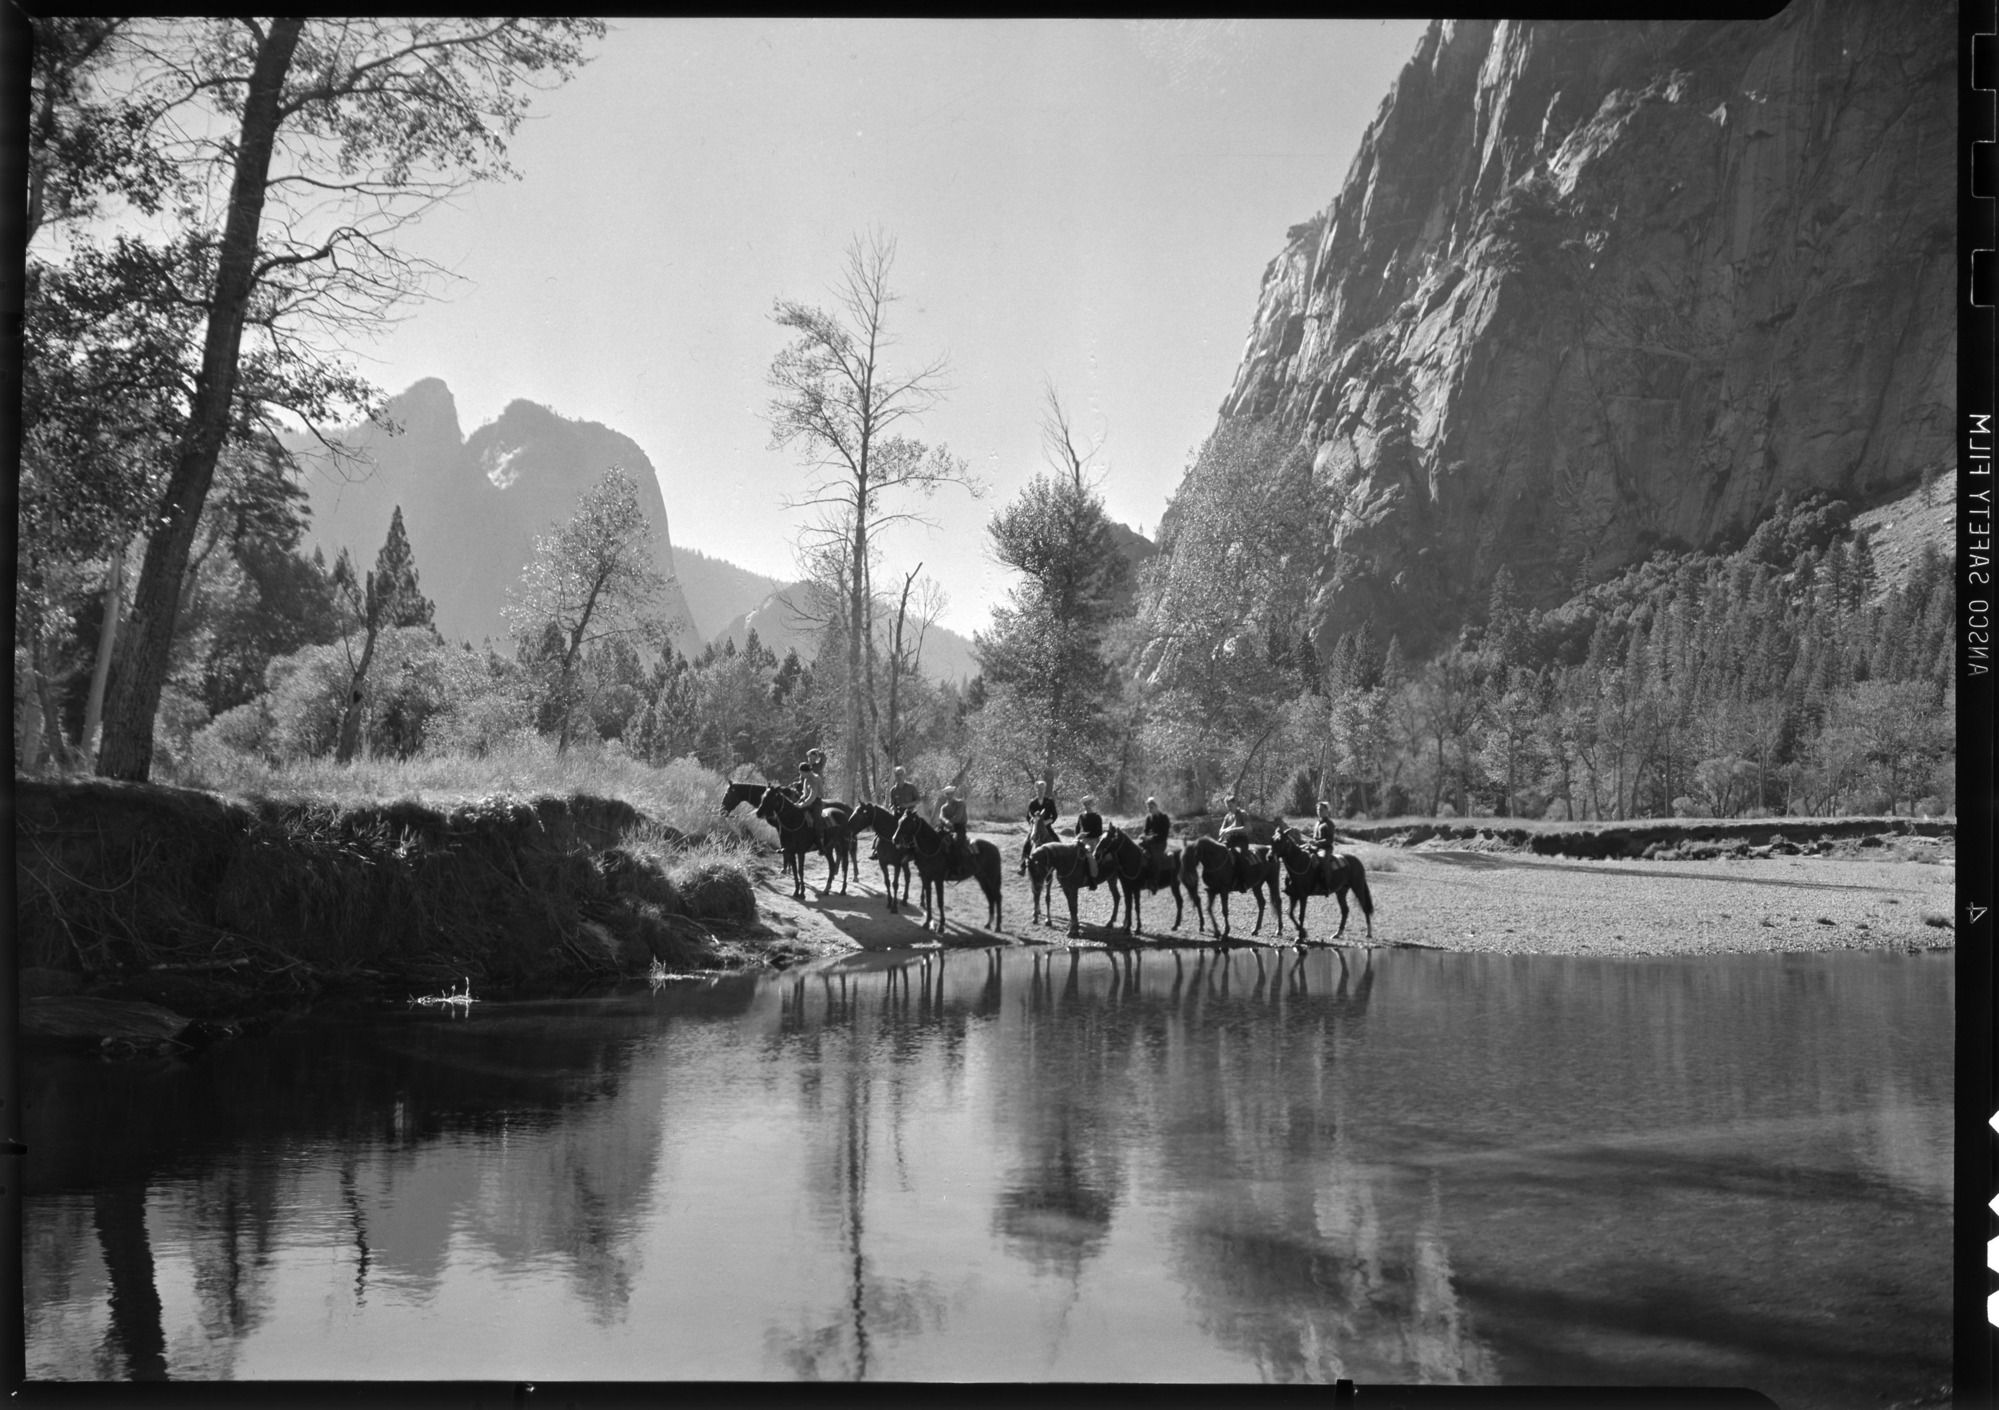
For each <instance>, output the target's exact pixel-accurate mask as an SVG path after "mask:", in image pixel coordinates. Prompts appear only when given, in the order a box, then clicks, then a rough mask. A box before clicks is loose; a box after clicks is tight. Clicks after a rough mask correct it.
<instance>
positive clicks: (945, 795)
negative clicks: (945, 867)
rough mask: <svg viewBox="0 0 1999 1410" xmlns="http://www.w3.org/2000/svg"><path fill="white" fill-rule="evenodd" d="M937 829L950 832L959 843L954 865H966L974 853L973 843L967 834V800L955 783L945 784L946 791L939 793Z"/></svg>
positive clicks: (953, 861)
mask: <svg viewBox="0 0 1999 1410" xmlns="http://www.w3.org/2000/svg"><path fill="white" fill-rule="evenodd" d="M937 829H938V831H940V832H945V833H948V834H950V836H951V839H952V841H954V842H955V843H956V844H957V849H958V850H957V853H956V854H955V855H954V856H953V858H952V863H953V865H954V866H963V865H965V863H966V861H967V860H968V859H969V858H970V857H971V855H972V844H971V842H970V841H969V840H968V839H967V838H966V836H965V800H964V799H962V798H960V797H959V796H958V789H957V787H956V786H955V785H953V784H949V783H947V784H945V785H944V791H943V792H942V793H940V794H938V795H937Z"/></svg>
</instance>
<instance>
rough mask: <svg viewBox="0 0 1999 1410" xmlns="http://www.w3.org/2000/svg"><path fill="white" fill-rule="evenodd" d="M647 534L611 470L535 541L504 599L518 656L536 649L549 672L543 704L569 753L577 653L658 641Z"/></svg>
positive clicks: (657, 580) (627, 480)
mask: <svg viewBox="0 0 1999 1410" xmlns="http://www.w3.org/2000/svg"><path fill="white" fill-rule="evenodd" d="M652 545H653V527H652V522H651V520H649V519H648V518H647V517H646V512H645V506H644V505H643V504H641V503H640V502H639V494H638V486H637V485H636V484H634V483H633V482H632V478H631V476H629V475H627V474H626V473H625V472H624V470H623V469H621V468H620V467H618V466H612V467H611V469H610V470H608V471H607V472H605V474H604V477H603V478H602V479H601V480H599V481H598V482H597V483H596V484H595V485H594V486H592V487H591V488H590V489H589V490H588V491H586V492H585V493H584V495H583V497H582V499H581V500H580V501H579V502H578V504H577V508H576V513H575V515H574V516H573V517H572V518H571V519H570V520H569V522H568V523H566V524H562V525H558V526H556V527H554V528H553V529H552V530H551V531H550V532H549V533H546V534H543V535H540V536H539V537H537V538H536V539H535V544H534V556H533V558H531V559H530V560H529V561H528V565H527V567H526V568H525V569H523V570H522V573H521V583H520V586H519V587H517V588H510V589H509V590H508V592H507V607H506V617H507V621H508V623H509V624H510V625H511V626H512V627H513V630H514V635H515V638H516V639H517V640H518V641H519V642H520V643H521V645H522V649H523V651H524V652H526V651H528V650H529V648H530V646H531V644H533V645H536V646H538V654H539V656H540V659H541V661H542V663H543V665H544V666H545V668H547V669H548V670H549V671H550V673H551V677H552V678H551V679H550V680H549V681H548V684H547V688H546V690H547V694H546V698H547V699H548V700H549V701H550V702H551V705H552V716H553V719H554V721H555V726H556V729H557V732H558V740H557V748H559V749H567V748H568V747H569V740H570V735H571V731H572V727H573V723H574V716H575V713H576V706H577V704H578V703H579V701H578V692H577V689H576V683H577V682H576V677H577V662H578V660H579V658H580V657H581V655H582V652H583V648H584V646H585V645H586V644H587V645H591V646H596V645H600V644H604V643H609V642H612V641H625V642H629V643H634V644H645V645H651V646H657V645H659V644H660V643H661V642H662V641H663V640H664V639H665V628H664V627H663V625H662V624H661V623H660V622H659V620H658V619H657V618H656V617H654V616H653V615H652V613H653V611H654V609H655V608H656V607H657V605H658V601H659V597H660V595H661V594H662V593H663V592H665V590H666V586H667V580H666V577H665V575H664V574H662V573H661V572H660V571H659V570H658V569H657V568H655V567H654V566H653V560H652Z"/></svg>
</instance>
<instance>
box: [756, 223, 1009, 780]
mask: <svg viewBox="0 0 1999 1410" xmlns="http://www.w3.org/2000/svg"><path fill="white" fill-rule="evenodd" d="M894 263H895V243H894V241H892V240H889V239H887V238H885V237H883V236H881V235H879V234H876V235H872V236H870V237H868V238H867V239H865V240H862V239H859V238H857V239H856V240H855V241H854V242H853V243H852V244H851V245H850V246H849V247H848V251H847V260H846V270H845V273H844V276H843V277H842V279H841V282H840V284H839V286H838V287H837V288H836V289H835V290H834V291H833V293H834V300H835V307H834V309H832V310H830V311H829V310H826V309H821V308H815V307H812V306H810V305H807V304H802V303H798V302H796V301H794V300H789V299H779V300H778V301H777V303H776V306H775V310H774V313H773V317H774V318H775V320H776V322H777V323H778V325H779V326H780V327H782V328H785V329H788V330H789V331H790V332H791V333H792V334H793V335H794V336H793V339H792V341H791V342H790V343H789V344H787V345H786V346H785V347H784V348H783V349H782V350H781V351H780V352H779V353H778V354H777V356H776V357H775V358H773V359H772V361H771V365H770V370H769V375H768V381H769V385H770V387H771V388H772V390H773V391H774V392H775V393H776V395H775V396H774V397H773V398H772V400H771V402H770V405H769V409H768V413H767V414H768V419H769V422H770V428H771V445H772V447H773V448H782V447H788V446H795V447H797V448H798V449H799V451H800V453H801V454H802V456H803V458H804V459H805V462H806V464H807V465H808V467H809V478H808V481H807V486H806V489H805V492H804V494H803V495H801V496H800V497H798V498H797V499H796V500H794V501H793V504H794V506H797V505H805V506H811V507H815V508H817V509H819V510H820V511H821V512H822V513H821V518H820V520H819V522H818V524H817V525H816V526H815V527H814V528H813V529H811V530H808V532H807V542H806V543H805V544H804V545H802V546H801V547H802V551H803V553H804V556H806V557H808V558H812V557H815V556H816V557H819V558H824V559H826V560H827V561H828V562H829V563H831V564H832V565H833V566H834V568H835V569H836V570H837V571H836V574H835V575H833V576H832V578H831V580H832V581H835V582H837V584H838V589H839V591H840V594H841V602H840V608H841V610H840V612H839V616H838V629H837V632H836V633H833V632H829V633H828V635H829V636H831V637H832V638H833V641H834V643H835V644H837V646H838V648H839V649H840V651H841V655H842V662H841V664H842V667H843V669H842V671H841V673H840V674H841V677H842V678H841V679H840V681H839V682H838V689H839V691H840V712H839V721H840V729H839V739H840V748H839V750H838V753H837V756H836V758H835V760H834V763H835V766H836V767H837V769H838V770H839V774H840V777H841V779H842V781H843V787H844V788H845V790H846V794H847V796H848V797H850V798H851V797H858V796H860V795H861V794H862V793H864V792H868V791H871V784H872V780H871V779H870V778H869V776H868V774H869V764H870V758H871V755H870V751H869V749H868V739H867V734H866V723H867V711H868V707H867V701H868V700H869V699H871V698H872V697H873V694H874V685H875V679H874V678H875V665H876V651H875V640H876V632H875V611H876V594H875V591H874V587H873V581H872V574H873V570H874V567H875V556H876V551H877V545H878V539H879V535H880V534H881V532H882V530H883V529H884V528H886V527H887V526H889V525H890V524H893V523H896V522H898V521H901V520H905V519H909V518H912V517H915V516H914V515H913V513H912V512H911V511H910V510H908V509H906V508H905V507H904V506H905V505H906V504H907V503H908V500H909V498H910V497H911V496H912V495H913V496H919V497H921V496H927V495H931V494H934V493H935V492H936V491H937V490H938V489H940V488H942V487H944V486H947V485H958V486H962V487H964V488H966V489H969V490H971V491H972V492H973V493H974V494H976V493H978V492H979V482H978V480H977V478H976V477H975V476H974V475H973V474H972V472H971V471H970V469H969V468H968V467H967V466H966V464H965V462H964V461H962V460H960V459H958V458H957V457H956V456H954V455H952V454H951V453H950V451H949V450H947V449H946V448H945V447H943V446H929V445H925V444H924V443H922V442H920V441H917V440H914V439H912V438H910V437H909V436H907V435H904V434H901V433H900V432H899V430H898V428H899V427H901V426H903V425H904V424H905V423H909V422H912V421H913V420H914V419H915V418H917V417H919V416H921V415H922V413H923V412H924V411H926V410H928V409H929V408H931V407H932V406H935V405H936V403H937V402H938V400H939V399H940V398H941V397H942V396H943V394H944V391H945V386H944V376H945V363H944V361H943V359H942V358H938V359H936V360H933V361H931V362H928V363H925V364H922V365H920V366H917V367H915V368H914V369H913V370H909V369H904V368H896V367H892V366H891V365H890V361H889V351H890V348H891V347H892V344H893V339H892V337H891V335H890V332H889V322H888V315H889V311H890V307H891V305H893V304H894V303H895V302H896V297H897V296H896V294H895V293H894V291H893V289H892V287H891V285H890V282H889V275H890V272H891V270H892V269H893V267H894Z"/></svg>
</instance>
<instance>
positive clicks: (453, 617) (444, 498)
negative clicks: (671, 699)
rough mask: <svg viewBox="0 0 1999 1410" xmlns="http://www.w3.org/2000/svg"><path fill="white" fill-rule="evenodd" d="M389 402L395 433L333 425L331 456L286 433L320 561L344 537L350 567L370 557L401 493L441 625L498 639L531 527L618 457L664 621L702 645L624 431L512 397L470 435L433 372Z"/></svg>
mask: <svg viewBox="0 0 1999 1410" xmlns="http://www.w3.org/2000/svg"><path fill="white" fill-rule="evenodd" d="M387 411H388V416H389V419H390V420H391V421H392V422H393V423H394V424H395V425H396V427H397V428H398V429H397V431H396V433H394V434H391V433H389V432H387V431H385V430H383V429H382V428H381V427H379V426H376V425H373V424H365V425H362V426H359V427H355V428H352V429H349V430H347V431H344V432H341V433H339V434H338V436H337V437H335V439H336V441H337V442H338V443H339V444H340V445H341V446H342V447H343V448H344V451H345V454H344V455H342V456H340V457H337V458H336V457H331V456H328V455H326V454H324V453H323V452H318V451H317V447H316V446H315V445H314V444H313V443H311V442H307V441H301V442H299V443H297V444H295V445H294V446H293V449H294V450H295V451H296V452H297V453H298V455H299V457H300V459H301V461H302V462H304V463H305V464H306V467H307V474H306V476H305V483H306V487H307V490H308V492H309V494H310V497H311V505H312V523H311V529H310V535H309V536H310V538H311V540H312V542H313V543H314V544H315V545H317V546H318V547H319V548H321V549H322V550H323V551H324V552H325V554H326V557H327V560H328V561H329V562H330V561H332V559H333V558H334V556H335V555H336V554H337V553H338V552H339V551H340V549H341V548H343V547H344V548H346V549H347V550H348V551H349V552H351V553H352V554H353V555H354V559H355V562H356V563H358V564H359V565H360V566H361V567H363V568H366V567H369V566H371V565H372V564H373V563H374V561H375V553H376V551H377V550H378V549H380V547H381V545H382V540H383V538H384V537H385V536H386V535H387V533H388V527H389V516H390V515H391V513H393V511H394V509H395V507H396V506H397V505H401V506H402V511H403V526H404V528H405V529H406V530H407V532H408V534H409V539H410V548H411V551H412V553H413V554H414V555H415V559H416V567H417V574H418V577H419V582H420V585H421V587H422V589H423V592H424V594H425V595H426V596H427V597H429V598H430V599H431V600H432V601H433V602H435V603H436V604H437V628H438V630H439V631H441V632H442V633H444V635H445V636H446V637H447V638H449V639H451V640H453V641H459V640H464V641H471V642H475V643H476V642H479V641H481V640H484V639H486V638H488V637H490V638H492V639H493V640H494V642H495V643H503V642H506V641H507V640H508V639H509V633H508V629H507V625H506V622H505V620H504V619H503V618H502V616H501V609H502V608H504V607H505V606H506V592H507V589H508V588H509V587H512V586H514V585H515V584H516V583H518V582H519V581H520V575H521V569H522V568H523V567H525V566H526V564H527V561H528V559H529V557H530V556H531V555H532V553H533V551H534V539H535V536H536V535H537V534H543V533H546V532H548V530H549V528H550V526H551V525H553V524H556V523H558V522H561V521H563V520H566V519H568V518H569V517H570V515H572V514H573V513H575V511H576V501H577V499H578V497H579V496H581V495H582V493H583V492H584V491H585V490H587V489H589V488H590V486H591V485H593V484H595V483H596V482H597V480H598V479H599V478H601V477H602V475H603V474H604V472H605V471H606V470H608V469H610V468H611V467H612V466H613V465H618V466H622V467H623V468H624V469H625V470H627V471H628V472H630V474H631V476H632V478H633V480H634V481H635V482H636V483H637V485H638V489H639V495H640V498H641V501H642V502H643V503H644V505H645V508H646V512H647V516H648V517H649V518H650V519H651V521H652V524H653V527H654V529H655V530H656V537H655V539H654V541H653V555H654V566H655V567H657V568H658V569H659V570H660V571H661V572H662V573H665V574H667V575H668V578H669V584H668V587H667V592H666V596H665V599H664V600H663V601H662V603H661V604H660V615H661V617H662V618H663V619H665V620H667V621H668V622H670V623H672V624H674V626H675V636H674V640H675V643H676V644H677V645H678V646H680V647H681V649H682V650H684V651H693V650H698V649H699V648H700V645H701V641H702V638H701V635H700V633H699V632H698V630H697V629H696V627H695V625H694V619H693V614H692V613H691V612H690V611H689V608H688V604H687V599H686V597H685V596H684V595H683V593H682V591H681V586H680V583H679V581H678V579H677V577H675V564H674V557H673V544H672V541H671V540H670V539H669V537H668V535H667V522H666V501H665V499H664V498H663V496H662V495H661V493H660V488H659V477H658V476H657V475H656V474H655V473H654V470H653V465H652V461H651V460H649V459H647V457H646V453H645V452H644V451H643V450H640V449H639V447H638V444H637V443H636V442H634V441H633V440H632V439H631V438H630V437H629V436H625V435H622V434H620V433H619V432H617V431H614V430H611V429H610V428H609V427H607V426H600V425H598V424H597V423H596V422H593V421H574V420H571V419H569V418H568V417H564V416H558V415H557V414H556V413H555V412H553V411H550V410H549V409H548V408H547V407H544V406H539V405H537V404H535V403H533V402H528V401H515V402H513V403H511V404H510V405H508V407H507V408H506V410H505V411H503V412H501V413H500V415H499V417H498V418H497V419H495V420H493V421H492V422H490V423H488V424H487V425H484V426H481V427H480V428H479V429H477V430H476V431H474V432H473V433H472V434H471V435H470V436H469V437H467V436H465V435H463V434H462V433H461V431H460V429H459V423H458V407H457V403H456V401H455V400H454V399H453V398H452V395H451V389H450V388H449V387H447V386H445V384H444V383H443V382H441V381H439V380H438V379H436V378H434V377H427V378H425V379H424V380H423V381H420V382H418V383H416V384H415V385H413V386H411V387H410V388H409V389H408V390H407V391H405V392H403V393H402V394H401V395H400V396H397V397H395V398H393V399H392V400H391V401H390V402H389V404H388V408H387Z"/></svg>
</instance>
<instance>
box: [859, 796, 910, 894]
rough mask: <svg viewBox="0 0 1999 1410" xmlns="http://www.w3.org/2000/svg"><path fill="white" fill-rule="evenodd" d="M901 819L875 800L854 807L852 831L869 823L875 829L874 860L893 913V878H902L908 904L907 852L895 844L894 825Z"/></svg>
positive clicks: (894, 891) (903, 890)
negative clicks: (880, 872) (879, 864)
mask: <svg viewBox="0 0 1999 1410" xmlns="http://www.w3.org/2000/svg"><path fill="white" fill-rule="evenodd" d="M900 820H901V819H900V817H899V815H898V814H896V813H892V812H890V811H889V810H888V809H887V808H884V807H883V806H882V805H881V804H879V803H860V804H856V805H855V807H854V820H853V826H854V831H855V832H859V831H860V830H861V829H862V828H864V827H871V828H873V829H874V832H875V860H876V861H877V862H880V863H881V869H882V890H883V891H885V892H886V893H887V894H888V910H889V914H890V915H894V914H895V900H896V887H895V883H896V879H897V878H898V877H900V878H901V879H902V903H903V904H904V905H905V906H906V905H908V904H909V853H907V852H905V851H904V850H903V849H902V848H900V847H898V846H896V845H895V825H896V823H897V822H899V821H900Z"/></svg>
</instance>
